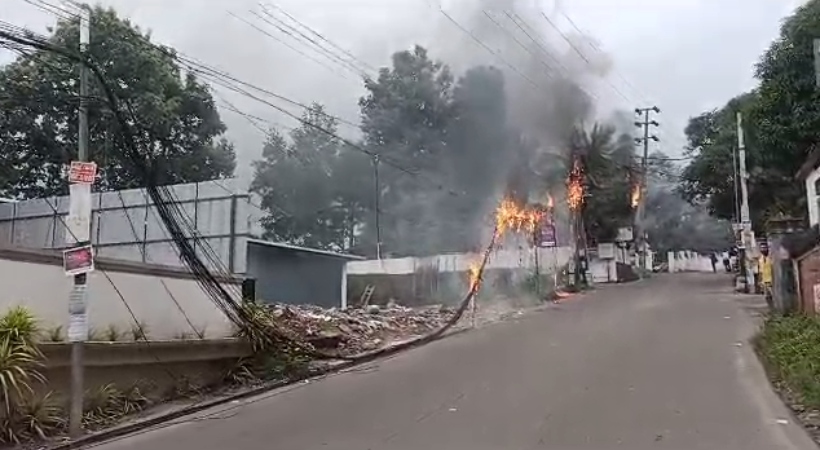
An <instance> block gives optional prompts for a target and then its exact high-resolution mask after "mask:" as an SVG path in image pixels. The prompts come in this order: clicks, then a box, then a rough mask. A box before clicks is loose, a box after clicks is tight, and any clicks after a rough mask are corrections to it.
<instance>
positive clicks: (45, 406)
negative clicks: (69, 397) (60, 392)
mask: <svg viewBox="0 0 820 450" xmlns="http://www.w3.org/2000/svg"><path fill="white" fill-rule="evenodd" d="M15 415H16V416H17V418H18V420H19V423H18V425H19V428H20V429H21V430H22V435H23V437H24V438H25V439H26V440H31V439H46V437H48V436H49V435H53V434H54V433H56V432H58V431H60V430H62V429H63V428H65V425H66V423H65V419H64V411H63V410H62V408H60V406H59V404H58V403H57V402H56V401H55V400H54V398H53V397H52V393H51V392H49V393H48V394H46V395H44V396H42V397H30V398H29V399H27V400H24V401H21V402H20V403H19V404H18V405H17V411H16V413H15Z"/></svg>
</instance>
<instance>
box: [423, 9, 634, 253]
mask: <svg viewBox="0 0 820 450" xmlns="http://www.w3.org/2000/svg"><path fill="white" fill-rule="evenodd" d="M550 14H551V12H550V13H547V12H544V11H542V10H541V9H540V7H539V6H538V5H537V4H536V2H533V1H532V0H478V1H475V0H472V1H467V0H459V1H457V2H455V3H450V4H445V5H443V10H442V12H441V13H440V17H439V20H438V22H437V24H436V28H435V30H434V32H433V36H434V38H433V39H432V43H431V44H430V46H429V50H430V52H431V54H432V55H433V56H434V57H435V58H437V59H439V60H440V61H442V62H443V63H445V64H447V65H448V66H449V67H450V68H451V69H452V70H453V72H454V74H455V76H456V78H457V79H458V78H459V77H463V78H462V80H464V79H468V80H469V83H463V84H466V85H467V86H468V87H472V88H473V89H472V90H471V92H470V93H467V94H466V95H472V94H475V93H480V92H491V91H492V90H493V89H495V88H497V86H498V85H497V84H495V82H496V80H495V79H494V78H493V77H492V76H491V75H490V74H488V71H487V70H484V71H483V72H482V68H492V69H493V70H495V71H498V72H500V74H501V75H502V77H501V78H502V80H503V81H502V84H501V89H502V94H501V95H497V96H490V95H482V99H483V101H484V102H485V103H484V104H482V105H481V107H482V109H483V110H493V111H499V114H498V116H499V117H498V120H497V123H498V122H500V121H504V123H503V124H501V126H502V127H503V128H506V131H507V132H508V136H507V139H506V142H505V143H504V144H502V145H499V142H498V140H496V139H491V138H486V137H485V138H483V139H477V140H474V141H470V142H469V158H465V159H464V160H463V161H461V162H460V165H461V168H460V170H461V171H463V172H464V173H465V174H467V175H468V177H467V179H466V184H465V185H461V186H460V187H461V188H463V189H464V190H465V191H469V192H473V193H475V192H481V193H484V194H485V195H483V197H482V198H483V202H481V203H478V204H474V205H472V207H473V208H474V209H475V210H476V212H477V214H474V215H473V217H476V220H474V221H473V223H468V224H465V223H463V222H462V219H463V217H460V216H454V215H453V214H452V211H450V210H448V208H449V207H448V206H447V205H450V204H451V202H448V201H447V199H446V195H447V194H446V193H443V192H434V193H432V194H423V195H422V198H421V199H420V202H421V203H422V204H424V205H426V207H425V208H423V209H422V211H419V210H418V209H416V210H415V211H414V214H413V217H412V219H413V221H414V222H415V223H419V222H423V223H426V224H428V225H429V228H428V233H426V234H425V235H424V237H423V241H424V242H419V238H418V237H417V236H416V237H414V238H413V239H414V240H415V245H416V249H425V250H426V252H433V251H434V250H435V249H437V248H438V249H440V248H442V247H443V246H444V247H445V248H446V246H447V244H448V243H453V242H454V241H459V240H460V241H466V242H472V243H473V244H472V245H473V246H478V245H479V243H480V242H484V241H486V239H487V238H488V237H489V235H490V233H491V227H492V224H491V223H490V221H489V220H481V219H482V218H486V217H490V216H491V215H492V211H493V209H494V208H495V207H496V206H497V204H498V200H499V199H500V198H501V197H502V196H504V195H510V194H512V195H513V196H514V197H515V198H517V199H518V200H520V201H522V202H545V200H546V195H547V191H548V190H552V191H553V192H552V194H553V195H554V196H555V197H556V198H559V199H560V198H563V181H564V178H565V169H566V161H567V159H568V158H567V157H568V149H569V142H570V139H571V135H572V133H573V130H574V129H576V127H579V126H589V125H591V123H592V122H595V121H596V120H598V119H599V118H601V117H604V118H606V119H607V122H610V123H612V124H613V125H616V127H617V128H618V129H621V130H624V131H626V130H629V131H628V132H630V133H631V130H632V129H633V128H634V127H633V126H632V123H631V120H630V119H629V118H626V117H625V116H626V115H622V116H621V117H618V118H617V119H618V120H617V121H614V120H612V119H614V118H613V117H612V113H613V109H614V108H612V105H608V104H606V102H605V100H604V99H603V98H602V96H601V95H600V94H598V93H597V91H599V88H600V87H601V84H602V82H603V81H604V80H605V78H606V76H607V74H608V73H609V71H610V70H611V68H612V61H611V59H610V58H609V57H608V56H607V55H606V54H604V53H603V52H602V51H600V49H599V47H598V46H597V43H595V42H594V40H593V39H591V38H590V37H588V36H585V35H579V34H578V33H572V32H567V31H565V30H559V29H558V28H556V27H557V26H558V20H557V18H555V17H551V16H550ZM567 41H568V42H567ZM458 94H459V92H458V90H457V91H456V101H458V100H459V98H458ZM493 101H495V102H498V103H503V104H491V102H493ZM502 111H503V113H501V112H502ZM486 131H487V130H486V127H482V129H475V130H472V132H473V133H474V134H476V135H482V133H486ZM559 208H561V209H563V208H564V207H563V205H561V203H560V202H559ZM442 221H444V222H448V221H449V222H454V223H451V224H446V223H445V224H441V222H442ZM431 224H437V225H435V226H434V225H431ZM409 236H410V235H409V234H408V237H409ZM423 252H425V251H423Z"/></svg>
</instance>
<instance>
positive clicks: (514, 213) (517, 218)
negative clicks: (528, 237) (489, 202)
mask: <svg viewBox="0 0 820 450" xmlns="http://www.w3.org/2000/svg"><path fill="white" fill-rule="evenodd" d="M543 215H544V213H543V212H542V211H538V210H536V209H534V208H528V207H522V206H519V205H518V204H516V202H515V201H513V200H512V199H510V198H505V199H504V200H502V201H501V204H500V205H498V208H497V209H496V211H495V225H496V230H497V233H498V234H499V235H503V234H504V233H505V232H507V231H515V232H521V231H528V232H530V233H532V232H534V231H535V229H536V227H537V226H538V224H539V223H540V222H541V219H542V217H543Z"/></svg>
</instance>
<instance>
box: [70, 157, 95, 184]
mask: <svg viewBox="0 0 820 450" xmlns="http://www.w3.org/2000/svg"><path fill="white" fill-rule="evenodd" d="M96 179H97V164H96V163H93V162H83V161H71V167H70V168H69V170H68V182H69V183H78V184H94V181H95V180H96Z"/></svg>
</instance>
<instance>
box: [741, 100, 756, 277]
mask: <svg viewBox="0 0 820 450" xmlns="http://www.w3.org/2000/svg"><path fill="white" fill-rule="evenodd" d="M737 153H738V165H739V166H740V168H739V170H740V224H741V226H742V230H743V231H742V233H743V235H742V242H743V249H742V250H743V253H742V255H738V259H739V260H740V261H743V266H742V268H743V275H744V276H745V279H746V285H745V287H744V290H745V292H746V293H750V292H754V285H755V279H754V273H752V270H751V268H752V259H751V258H752V256H753V254H754V248H755V238H754V232H753V231H752V217H751V213H750V212H749V185H748V180H749V173H748V171H747V170H746V143H745V140H744V136H743V115H742V114H741V113H740V112H738V113H737ZM741 257H742V259H741Z"/></svg>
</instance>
